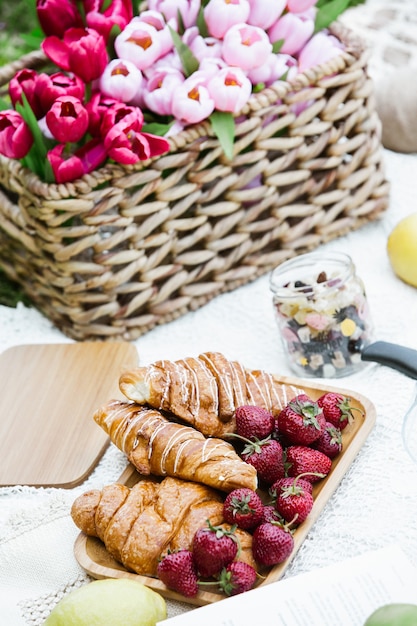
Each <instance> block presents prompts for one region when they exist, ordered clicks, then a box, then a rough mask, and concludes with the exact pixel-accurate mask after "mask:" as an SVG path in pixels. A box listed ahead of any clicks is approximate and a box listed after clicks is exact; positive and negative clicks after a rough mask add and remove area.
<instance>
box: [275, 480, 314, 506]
mask: <svg viewBox="0 0 417 626" xmlns="http://www.w3.org/2000/svg"><path fill="white" fill-rule="evenodd" d="M295 481H297V485H299V486H300V487H302V488H303V489H304V490H305V491H308V492H309V493H311V494H312V493H313V485H312V483H311V482H310V481H309V480H305V479H304V478H300V476H286V477H285V478H279V479H278V480H276V481H275V482H274V484H273V485H271V487H270V488H269V495H270V496H271V497H272V498H273V499H274V500H275V499H276V497H277V494H278V493H279V492H280V491H281V490H282V489H285V488H286V487H292V486H293V485H294V482H295Z"/></svg>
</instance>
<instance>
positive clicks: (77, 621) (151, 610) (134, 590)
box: [43, 578, 167, 626]
mask: <svg viewBox="0 0 417 626" xmlns="http://www.w3.org/2000/svg"><path fill="white" fill-rule="evenodd" d="M166 615H167V613H166V603H165V600H164V598H163V597H162V596H161V595H159V593H156V592H155V591H153V590H152V589H149V587H145V585H142V584H141V583H139V582H137V581H136V580H133V579H130V578H114V579H113V578H105V579H103V580H95V581H93V582H91V583H88V584H87V585H84V586H83V587H80V588H78V589H76V590H75V591H72V592H71V593H69V594H68V595H67V596H65V597H64V598H63V599H62V600H61V601H60V602H58V604H57V605H56V606H55V608H54V609H52V611H51V613H50V615H49V617H47V619H46V621H45V622H44V624H43V626H155V624H156V623H157V622H158V621H162V620H164V619H166Z"/></svg>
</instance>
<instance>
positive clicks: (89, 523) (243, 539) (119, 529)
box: [71, 477, 255, 576]
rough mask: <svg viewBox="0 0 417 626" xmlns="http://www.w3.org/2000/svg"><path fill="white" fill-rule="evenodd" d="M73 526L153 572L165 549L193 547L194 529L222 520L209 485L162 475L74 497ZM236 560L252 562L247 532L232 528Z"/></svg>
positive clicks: (141, 570)
mask: <svg viewBox="0 0 417 626" xmlns="http://www.w3.org/2000/svg"><path fill="white" fill-rule="evenodd" d="M71 516H72V519H73V521H74V523H75V525H76V526H77V527H78V528H79V529H80V530H82V531H83V532H85V533H86V534H87V535H90V536H93V537H99V539H101V541H103V543H104V545H105V547H106V549H107V551H108V552H109V553H110V554H111V555H112V556H113V557H114V558H115V559H116V560H117V561H119V562H120V563H122V564H123V565H124V566H125V567H126V568H127V569H129V570H132V571H133V572H136V573H137V574H143V575H146V576H156V571H157V566H158V561H159V559H160V558H161V556H163V555H164V554H165V553H166V552H167V551H168V550H170V551H173V550H178V549H181V548H182V549H187V550H189V549H190V548H191V546H192V541H193V537H194V534H195V533H196V531H197V530H198V529H199V528H202V527H203V526H205V525H206V521H207V520H208V519H209V520H210V522H211V523H212V524H213V525H219V524H223V503H222V500H221V497H220V496H219V494H218V493H216V492H215V491H214V490H213V489H210V488H209V487H206V486H204V485H199V484H197V483H192V482H187V481H183V480H179V479H177V478H171V477H167V478H164V479H163V480H162V482H160V483H158V482H155V481H153V480H151V479H143V480H141V481H139V482H138V483H136V484H135V485H134V486H133V487H132V488H131V489H130V488H129V487H126V486H125V485H119V484H113V485H109V486H106V487H104V489H103V490H102V491H100V490H98V489H95V490H91V491H88V492H86V493H84V494H82V495H81V496H79V497H78V498H77V499H76V500H75V501H74V503H73V505H72V507H71ZM237 536H238V538H239V542H240V546H241V552H240V554H239V560H242V561H246V562H248V563H250V564H251V565H252V566H253V567H255V563H254V560H253V556H252V537H251V535H250V534H249V533H247V532H246V531H243V530H239V529H238V530H237Z"/></svg>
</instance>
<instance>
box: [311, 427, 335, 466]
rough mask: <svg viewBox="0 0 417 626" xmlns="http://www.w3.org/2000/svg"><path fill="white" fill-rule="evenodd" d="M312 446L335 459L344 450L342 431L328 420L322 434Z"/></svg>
mask: <svg viewBox="0 0 417 626" xmlns="http://www.w3.org/2000/svg"><path fill="white" fill-rule="evenodd" d="M312 447H313V448H315V449H316V450H320V452H324V454H326V455H327V456H328V457H330V458H331V459H334V457H335V456H337V455H338V454H339V453H340V452H341V451H342V431H341V430H340V428H338V427H337V426H333V424H332V423H331V422H326V426H325V428H324V430H323V432H322V434H321V435H320V437H319V438H318V439H317V440H316V441H315V442H314V443H313V444H312Z"/></svg>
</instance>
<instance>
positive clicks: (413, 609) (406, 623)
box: [364, 603, 417, 626]
mask: <svg viewBox="0 0 417 626" xmlns="http://www.w3.org/2000/svg"><path fill="white" fill-rule="evenodd" d="M416 624H417V606H416V605H414V604H401V603H398V604H395V603H393V604H386V605H384V606H381V607H380V608H379V609H377V610H376V611H374V612H373V613H372V615H370V616H369V617H368V619H367V620H366V622H365V625H364V626H394V625H395V626H415V625H416Z"/></svg>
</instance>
